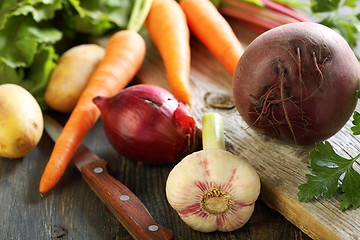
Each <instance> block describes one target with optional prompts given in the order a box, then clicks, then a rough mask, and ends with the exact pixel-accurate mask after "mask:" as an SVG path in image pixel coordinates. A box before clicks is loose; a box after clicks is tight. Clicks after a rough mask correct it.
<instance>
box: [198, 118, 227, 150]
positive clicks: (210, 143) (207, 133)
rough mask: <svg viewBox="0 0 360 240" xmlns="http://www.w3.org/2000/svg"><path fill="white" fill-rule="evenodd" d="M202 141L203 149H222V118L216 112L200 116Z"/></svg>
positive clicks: (223, 144) (223, 145)
mask: <svg viewBox="0 0 360 240" xmlns="http://www.w3.org/2000/svg"><path fill="white" fill-rule="evenodd" d="M202 141H203V149H223V150H225V140H224V120H223V118H222V116H221V115H220V114H218V113H206V114H204V115H203V116H202Z"/></svg>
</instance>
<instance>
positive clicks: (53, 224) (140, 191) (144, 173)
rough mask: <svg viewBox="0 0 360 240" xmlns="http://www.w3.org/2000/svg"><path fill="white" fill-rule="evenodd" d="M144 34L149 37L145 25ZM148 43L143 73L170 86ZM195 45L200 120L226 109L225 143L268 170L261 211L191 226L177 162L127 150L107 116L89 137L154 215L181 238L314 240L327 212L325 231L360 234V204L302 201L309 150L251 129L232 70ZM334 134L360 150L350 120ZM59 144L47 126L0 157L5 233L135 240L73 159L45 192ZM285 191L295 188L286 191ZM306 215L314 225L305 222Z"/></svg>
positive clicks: (42, 239) (341, 143)
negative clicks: (169, 190)
mask: <svg viewBox="0 0 360 240" xmlns="http://www.w3.org/2000/svg"><path fill="white" fill-rule="evenodd" d="M238 30H239V31H237V32H238V33H239V38H240V39H241V40H242V41H243V43H244V44H248V43H249V42H250V41H251V40H252V39H253V38H254V37H255V36H256V35H255V34H252V33H250V32H248V31H246V30H244V29H241V28H239V29H238ZM142 34H144V37H145V38H146V37H147V35H146V32H143V33H142ZM240 35H241V36H240ZM147 40H148V39H147ZM147 44H148V53H147V57H146V62H145V64H144V66H143V68H142V69H141V71H140V72H139V75H138V78H139V80H142V81H151V82H152V83H156V84H158V85H160V86H164V87H165V88H167V85H166V80H165V78H164V76H165V75H164V68H163V65H162V62H161V59H160V58H159V55H158V53H157V51H156V49H154V48H153V47H152V44H151V42H150V41H149V40H148V41H147ZM191 44H192V69H191V84H192V87H193V89H194V100H193V106H192V111H193V113H194V115H195V117H196V119H197V121H199V119H200V116H201V115H202V113H204V112H209V111H217V112H219V113H220V114H222V115H223V116H224V117H225V134H226V136H225V137H226V148H227V149H228V150H229V151H231V152H233V153H235V154H237V155H239V156H242V157H244V158H246V159H247V160H248V161H250V162H251V163H252V164H253V165H254V166H255V167H256V168H257V170H258V171H259V172H260V173H261V180H262V184H263V185H262V194H261V199H260V200H258V201H257V202H256V207H255V211H254V214H253V215H252V217H251V218H250V220H249V222H248V223H247V224H245V226H244V227H242V228H241V229H239V230H236V231H233V232H229V233H222V232H213V233H207V234H205V233H201V232H197V231H194V230H192V229H191V228H189V227H188V226H187V225H186V224H185V223H184V222H182V221H181V220H180V218H179V217H178V215H177V214H176V212H175V211H174V210H173V209H172V208H171V207H170V205H169V204H168V203H167V200H166V197H165V182H166V178H167V175H168V173H169V172H170V171H171V169H172V167H173V166H172V165H165V166H150V165H143V164H139V163H136V162H134V161H131V160H129V159H127V158H125V157H123V156H121V154H119V153H118V152H116V151H115V150H114V148H112V146H111V145H110V144H109V142H108V141H107V138H106V136H105V133H104V130H103V127H102V122H101V119H100V120H99V121H98V122H97V123H96V125H95V126H94V127H93V129H92V130H91V131H90V132H89V133H88V135H87V136H86V138H85V140H84V142H85V144H86V145H87V146H88V147H89V148H90V149H91V150H93V151H94V152H95V153H96V154H98V155H99V157H101V158H103V159H105V160H106V161H107V162H108V166H109V172H110V173H111V174H112V176H113V177H115V178H116V179H118V180H119V181H121V182H122V183H123V184H124V185H126V186H127V187H128V188H129V189H130V190H131V191H133V192H134V193H135V194H136V195H137V196H138V198H139V199H140V200H141V201H142V202H143V203H144V205H145V206H146V207H147V208H148V210H149V212H150V213H151V214H152V216H153V218H154V219H155V221H156V222H158V223H159V224H161V225H162V226H164V227H166V228H169V229H170V230H172V231H173V233H174V236H175V239H184V240H193V239H196V240H198V239H199V240H202V239H204V240H207V239H208V240H210V239H211V240H226V239H229V240H230V239H242V240H281V239H283V240H289V239H290V240H310V239H311V238H310V237H309V236H307V235H306V234H305V233H304V232H306V233H307V234H309V235H311V236H312V237H313V238H316V233H313V232H311V231H310V229H313V227H312V226H310V227H311V228H309V226H308V225H312V224H313V222H314V221H318V220H319V219H321V218H324V219H325V220H323V221H322V222H323V223H324V225H325V226H321V227H322V232H321V233H324V234H327V232H329V233H330V235H331V234H334V235H335V236H336V234H342V235H341V236H342V238H341V239H344V240H348V239H358V238H359V237H358V234H357V233H356V230H357V229H359V220H358V219H359V216H358V215H360V214H359V211H352V212H347V213H342V212H340V211H339V210H338V209H337V206H338V202H336V201H335V200H334V201H331V202H323V201H315V202H312V203H306V204H299V203H298V202H297V201H296V196H295V195H296V192H297V189H296V188H297V185H298V184H299V183H303V182H304V180H305V179H304V173H305V171H306V164H307V161H308V152H309V150H310V149H308V148H300V147H294V146H287V145H282V144H280V143H278V142H276V141H275V140H272V139H267V138H264V137H263V136H260V135H258V134H256V133H254V132H253V131H252V130H251V129H249V128H248V127H247V126H246V125H245V124H244V123H243V122H242V120H241V118H240V116H239V115H238V113H237V111H236V110H235V109H234V107H233V105H232V104H231V101H229V99H230V100H231V76H230V75H229V74H228V73H227V72H226V70H225V69H224V68H223V67H222V66H221V65H220V63H218V62H217V61H216V60H215V59H214V58H213V57H212V56H211V54H210V53H209V52H208V51H207V49H205V48H204V47H203V46H202V45H201V44H200V43H199V42H198V41H197V40H196V39H192V40H191ZM134 83H136V82H134ZM50 114H51V115H52V116H54V117H56V118H57V119H58V120H60V121H62V122H64V121H66V119H67V117H68V116H67V115H63V114H59V113H56V112H52V113H50ZM198 124H199V125H200V122H198ZM331 141H332V142H333V143H334V146H335V147H336V149H337V150H339V152H341V153H344V154H350V155H355V153H357V152H358V151H360V149H359V147H360V144H359V143H358V140H356V139H355V138H354V137H353V136H351V134H350V131H349V130H348V127H345V128H344V129H343V130H342V131H341V132H340V133H338V134H337V135H336V136H335V137H334V138H333V139H332V140H331ZM53 145H54V144H53V142H52V141H51V139H50V138H49V137H48V136H47V135H46V134H45V133H44V135H43V137H42V139H41V141H40V143H39V145H38V146H37V147H36V148H35V149H34V150H33V151H32V152H30V153H29V154H28V155H27V156H25V157H24V158H21V159H3V158H0V191H1V192H0V202H1V204H0V212H1V218H0V239H7V240H27V239H36V240H49V239H51V240H54V239H63V240H65V239H66V240H70V239H71V240H72V239H76V240H109V239H111V240H120V239H121V240H130V239H132V237H131V235H130V234H129V233H128V232H127V231H126V230H125V229H124V228H123V227H122V225H121V224H120V223H119V222H118V221H117V219H116V218H115V217H113V215H112V214H111V212H110V211H109V210H108V209H107V207H106V206H105V205H104V204H103V203H102V202H101V200H100V199H99V198H98V197H97V196H96V194H94V193H93V192H92V190H91V189H90V187H89V186H88V185H87V184H86V183H85V181H84V180H83V179H82V177H81V174H80V172H79V171H78V170H77V169H76V168H75V167H74V166H73V165H70V166H69V168H68V169H67V171H66V173H65V175H64V177H63V178H62V180H61V181H60V183H59V184H58V185H57V186H56V187H55V189H53V190H52V191H50V192H49V193H47V194H46V195H45V196H41V195H40V194H39V193H38V186H39V181H40V177H41V174H42V172H43V169H44V167H45V165H46V163H47V161H48V159H49V156H50V153H51V150H52V148H53ZM289 164H291V165H289ZM284 190H289V191H288V192H287V194H282V195H281V194H280V193H283V191H284ZM280 196H282V197H280ZM264 202H266V204H267V205H266V204H264ZM299 205H300V207H301V208H300V210H299V208H298V206H299ZM268 206H270V207H271V208H269V207H268ZM272 208H273V209H276V211H275V210H273V209H272ZM308 209H311V210H314V211H316V212H315V213H316V214H312V215H311V218H308V219H304V217H303V216H304V214H303V213H302V212H301V211H306V210H308ZM318 209H321V210H324V211H327V213H329V212H331V213H330V214H329V215H330V216H324V215H325V213H318ZM278 211H279V212H281V213H282V214H284V215H285V216H287V217H288V218H289V220H291V221H292V222H293V223H294V224H296V225H297V226H298V227H299V228H301V229H302V230H303V231H304V232H303V231H300V230H299V228H297V227H296V226H294V225H293V224H292V223H290V222H289V221H287V220H286V219H285V218H284V217H283V216H282V215H280V214H279V213H278ZM304 222H305V223H307V222H308V223H309V224H300V223H304ZM339 226H342V229H339V228H341V227H339ZM326 229H327V230H326ZM318 235H319V234H318ZM325 236H326V235H325ZM330 237H331V236H330ZM330 237H329V238H328V239H333V238H330ZM319 239H320V238H319Z"/></svg>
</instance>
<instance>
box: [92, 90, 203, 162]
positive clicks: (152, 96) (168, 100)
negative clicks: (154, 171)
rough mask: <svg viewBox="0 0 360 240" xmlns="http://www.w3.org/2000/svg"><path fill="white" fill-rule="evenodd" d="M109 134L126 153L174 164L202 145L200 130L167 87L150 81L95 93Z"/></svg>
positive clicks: (131, 155)
mask: <svg viewBox="0 0 360 240" xmlns="http://www.w3.org/2000/svg"><path fill="white" fill-rule="evenodd" d="M93 101H94V103H95V104H96V105H97V106H98V107H99V109H100V111H101V118H102V123H103V127H104V130H105V133H106V136H107V138H108V140H109V142H110V143H111V144H112V146H113V147H114V148H115V149H116V150H117V151H118V152H120V153H121V154H123V155H124V156H126V157H128V158H130V159H132V160H136V161H139V162H143V163H148V164H171V163H177V162H179V161H180V160H181V159H182V158H183V157H184V156H186V155H188V154H189V153H191V152H193V151H195V150H196V149H198V148H199V145H200V143H201V131H200V130H199V129H198V128H197V126H196V122H195V120H194V119H193V117H192V116H191V114H190V112H189V111H188V110H187V108H186V106H185V105H184V104H183V103H181V102H179V101H178V100H177V99H176V98H175V97H174V96H173V95H172V94H171V93H170V92H168V91H167V90H165V89H163V88H161V87H158V86H155V85H150V84H138V85H134V86H131V87H128V88H126V89H124V90H122V91H121V92H119V93H118V94H116V95H115V96H113V97H110V98H105V97H101V96H99V97H96V98H94V100H93Z"/></svg>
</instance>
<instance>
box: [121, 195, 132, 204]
mask: <svg viewBox="0 0 360 240" xmlns="http://www.w3.org/2000/svg"><path fill="white" fill-rule="evenodd" d="M120 200H121V201H124V202H125V201H128V200H130V196H129V195H126V194H124V195H121V196H120Z"/></svg>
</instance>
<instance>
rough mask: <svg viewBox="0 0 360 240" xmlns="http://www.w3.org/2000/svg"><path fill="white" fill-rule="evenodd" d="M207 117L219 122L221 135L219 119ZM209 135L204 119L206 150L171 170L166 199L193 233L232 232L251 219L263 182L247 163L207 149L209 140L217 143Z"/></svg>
mask: <svg viewBox="0 0 360 240" xmlns="http://www.w3.org/2000/svg"><path fill="white" fill-rule="evenodd" d="M204 117H205V118H207V117H215V119H217V120H219V119H220V120H221V124H220V127H221V131H220V133H222V131H223V130H222V129H223V128H222V118H221V116H220V115H214V114H210V115H207V116H205V115H204ZM217 127H219V126H217ZM215 129H216V128H212V129H210V130H211V131H213V132H214V133H216V134H218V136H217V138H218V139H220V142H221V141H222V139H221V136H222V135H223V134H220V135H219V131H217V130H215ZM207 133H208V131H207V129H206V125H205V124H204V118H203V134H204V135H206V136H205V137H204V135H203V141H204V148H205V149H204V150H202V151H198V152H194V153H192V154H190V155H188V156H186V157H185V158H184V159H183V160H181V161H180V162H179V163H178V164H177V165H176V166H175V167H174V168H173V169H172V171H171V172H170V174H169V176H168V179H167V182H166V197H167V199H168V202H169V204H170V205H171V206H172V207H173V208H174V209H175V210H176V211H177V212H178V214H179V216H180V217H181V218H182V220H183V221H184V222H185V223H186V224H188V225H189V226H190V227H191V228H193V229H194V230H198V231H201V232H212V231H233V230H236V229H238V228H240V227H242V226H243V225H244V224H245V223H246V222H247V221H248V220H249V218H250V217H251V215H252V213H253V211H254V206H255V204H254V202H255V201H256V199H257V198H258V196H259V193H260V178H259V176H258V174H257V172H256V170H255V169H254V168H253V167H252V166H251V165H250V164H249V163H248V162H247V161H245V160H243V159H240V158H239V157H237V156H235V155H234V154H232V153H230V152H227V151H225V150H224V149H221V148H224V147H220V148H217V149H215V148H213V149H206V148H207V146H209V145H207V142H209V141H207V140H209V139H211V138H212V139H214V138H213V137H209V136H208V135H207ZM210 135H211V134H210ZM212 136H214V135H212ZM210 142H211V141H210ZM213 142H214V141H213ZM210 145H211V144H210ZM220 146H224V145H223V143H222V144H220Z"/></svg>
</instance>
